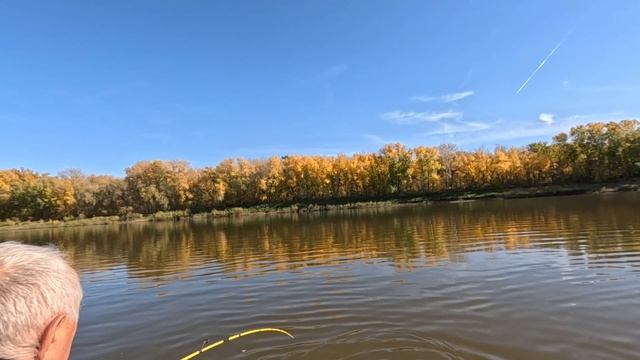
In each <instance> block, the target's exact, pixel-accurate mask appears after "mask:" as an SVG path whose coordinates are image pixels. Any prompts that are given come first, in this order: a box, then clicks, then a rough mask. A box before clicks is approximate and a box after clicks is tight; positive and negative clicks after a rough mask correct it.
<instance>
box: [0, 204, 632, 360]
mask: <svg viewBox="0 0 640 360" xmlns="http://www.w3.org/2000/svg"><path fill="white" fill-rule="evenodd" d="M3 240H20V241H24V242H29V243H35V244H44V243H49V242H52V243H55V244H57V245H58V246H60V247H62V248H63V249H64V250H65V251H66V252H68V253H69V255H70V259H71V261H72V262H73V265H74V267H75V268H76V269H77V270H78V271H79V272H80V273H81V278H82V282H83V287H84V291H85V297H84V300H83V304H82V310H81V315H80V316H81V319H80V326H79V329H78V335H77V338H76V342H75V345H74V348H73V352H72V359H178V358H180V357H181V356H183V355H186V354H188V353H190V352H192V351H194V350H197V349H198V348H200V346H201V343H202V341H203V339H205V338H209V339H211V340H214V341H215V340H217V339H219V338H224V337H226V336H228V335H231V334H235V333H237V332H239V331H242V330H246V329H252V328H259V327H279V328H283V329H285V330H288V331H290V332H292V333H293V334H294V335H295V339H293V340H292V339H289V338H287V337H286V336H283V335H281V334H270V333H263V334H257V335H252V336H250V337H249V336H248V337H243V338H240V339H239V340H236V341H233V342H231V343H228V344H224V345H223V346H221V347H218V348H215V349H213V350H211V351H209V352H206V353H204V354H203V355H201V356H200V357H198V358H197V359H318V360H321V359H322V360H325V359H458V358H460V359H616V358H618V359H633V358H636V359H637V358H640V193H616V194H606V195H581V196H565V197H553V198H537V199H520V200H488V201H477V202H468V203H456V204H450V203H436V204H431V205H415V206H403V207H395V208H379V209H369V210H359V211H350V212H329V213H315V214H302V215H271V216H256V217H244V218H235V219H222V220H215V221H183V222H163V223H134V224H123V225H107V226H90V227H76V228H68V229H55V230H35V231H17V232H0V241H3Z"/></svg>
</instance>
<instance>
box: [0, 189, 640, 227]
mask: <svg viewBox="0 0 640 360" xmlns="http://www.w3.org/2000/svg"><path fill="white" fill-rule="evenodd" d="M620 191H640V179H632V180H626V181H618V182H605V183H592V184H565V185H544V186H532V187H520V188H510V189H485V190H476V191H451V192H438V193H430V194H424V195H418V196H396V197H387V198H382V199H378V200H369V201H367V200H362V201H354V200H353V199H348V200H344V199H336V200H333V201H324V202H309V203H302V202H301V203H294V204H286V205H276V206H272V205H258V206H252V207H246V208H240V207H234V208H228V209H225V210H212V211H210V212H205V213H196V214H191V213H190V212H189V211H186V210H184V211H167V212H158V213H155V214H150V215H142V214H132V215H130V216H127V217H126V218H123V217H120V216H102V217H94V218H86V219H70V220H41V221H11V220H4V221H0V232H2V231H15V230H33V229H47V228H63V227H75V226H87V225H107V224H126V223H135V222H153V221H184V220H190V219H215V218H228V217H237V216H250V215H268V214H292V213H308V212H320V211H342V210H357V209H365V208H378V207H391V206H403V205H410V204H420V203H428V202H454V203H455V202H468V201H475V200H482V199H520V198H533V197H548V196H564V195H580V194H598V193H611V192H620Z"/></svg>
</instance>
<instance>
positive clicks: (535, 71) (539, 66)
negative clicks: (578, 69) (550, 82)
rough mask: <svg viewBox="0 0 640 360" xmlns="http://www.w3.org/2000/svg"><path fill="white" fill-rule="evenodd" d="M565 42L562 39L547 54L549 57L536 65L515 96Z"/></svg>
mask: <svg viewBox="0 0 640 360" xmlns="http://www.w3.org/2000/svg"><path fill="white" fill-rule="evenodd" d="M565 40H566V37H565V38H564V39H562V40H561V41H560V42H559V43H558V45H556V47H554V48H553V50H551V52H550V53H549V55H547V57H545V58H544V60H542V62H541V63H540V65H538V67H537V68H536V69H535V70H533V72H532V73H531V75H529V77H528V78H527V80H525V82H524V83H523V84H522V86H520V89H518V91H516V94H520V91H522V89H524V88H525V86H527V84H528V83H529V81H531V79H533V77H534V76H536V74H537V73H538V71H540V69H542V67H543V66H544V64H546V63H547V61H548V60H549V59H550V58H551V57H552V56H553V54H555V52H556V50H558V48H559V47H560V46H562V43H564V41H565Z"/></svg>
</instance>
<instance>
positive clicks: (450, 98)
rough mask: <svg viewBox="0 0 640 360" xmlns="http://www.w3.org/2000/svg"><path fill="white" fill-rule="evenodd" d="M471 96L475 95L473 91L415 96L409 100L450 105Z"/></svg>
mask: <svg viewBox="0 0 640 360" xmlns="http://www.w3.org/2000/svg"><path fill="white" fill-rule="evenodd" d="M473 94H475V91H473V90H469V91H462V92H457V93H452V94H444V95H439V96H426V95H417V96H412V97H411V100H413V101H420V102H430V101H437V102H444V103H451V102H456V101H459V100H462V99H464V98H467V97H469V96H472V95H473Z"/></svg>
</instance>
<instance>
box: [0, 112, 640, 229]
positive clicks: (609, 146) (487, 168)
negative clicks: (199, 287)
mask: <svg viewBox="0 0 640 360" xmlns="http://www.w3.org/2000/svg"><path fill="white" fill-rule="evenodd" d="M637 176H640V122H639V121H637V120H623V121H620V122H608V123H589V124H586V125H579V126H576V127H574V128H572V129H571V131H570V132H569V133H568V134H567V133H560V134H558V135H556V136H554V137H553V141H552V142H551V143H546V142H537V143H533V144H529V145H527V146H524V147H503V146H497V147H496V148H495V149H494V150H493V151H487V150H485V149H483V148H481V149H478V150H475V151H463V150H460V149H458V148H457V147H456V146H454V145H450V144H447V145H440V146H438V147H425V146H418V147H415V148H407V147H405V146H403V145H402V144H389V145H385V146H384V147H382V148H381V149H380V150H379V151H378V152H376V153H360V154H354V155H351V156H347V155H337V156H299V155H291V156H283V157H276V156H274V157H271V158H268V159H258V160H247V159H243V158H238V159H227V160H224V161H222V162H220V163H219V164H218V165H217V166H210V167H205V168H193V167H191V166H190V164H189V163H187V162H185V161H160V160H154V161H141V162H138V163H136V164H134V165H133V166H131V167H130V168H127V169H126V170H125V176H124V178H119V177H113V176H104V175H85V174H83V173H82V172H81V171H79V170H67V171H63V172H61V173H59V174H58V175H57V176H52V175H49V174H46V173H37V172H34V171H32V170H28V169H9V170H0V219H19V220H41V219H64V218H78V217H79V218H84V217H95V216H121V217H126V216H128V215H130V214H135V213H139V214H152V213H156V212H159V211H173V210H186V211H191V212H194V213H195V212H206V211H210V210H213V209H225V208H231V207H249V206H254V205H259V204H268V205H272V206H277V205H282V204H292V203H298V202H302V203H322V202H327V201H365V200H377V199H385V198H391V197H400V196H411V195H424V194H431V193H438V192H449V191H463V190H464V191H480V190H485V189H493V188H508V187H518V186H534V185H548V184H563V183H569V182H601V181H609V180H617V179H623V178H632V177H637Z"/></svg>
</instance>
